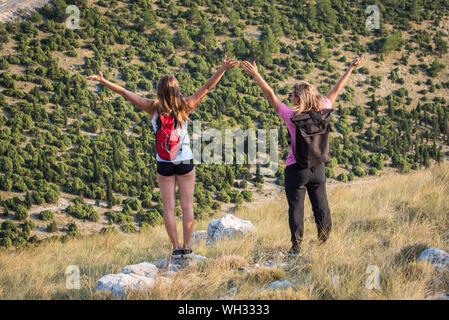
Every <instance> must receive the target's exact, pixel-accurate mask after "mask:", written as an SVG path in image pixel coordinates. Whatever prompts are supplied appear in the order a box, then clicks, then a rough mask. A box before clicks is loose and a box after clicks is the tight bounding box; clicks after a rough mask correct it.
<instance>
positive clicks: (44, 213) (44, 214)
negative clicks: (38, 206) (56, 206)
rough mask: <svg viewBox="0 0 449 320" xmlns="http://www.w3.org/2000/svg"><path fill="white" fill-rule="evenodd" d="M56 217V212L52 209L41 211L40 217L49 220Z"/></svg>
mask: <svg viewBox="0 0 449 320" xmlns="http://www.w3.org/2000/svg"><path fill="white" fill-rule="evenodd" d="M53 218H54V213H53V211H51V210H44V211H41V212H40V213H39V219H41V220H44V221H48V220H52V219H53Z"/></svg>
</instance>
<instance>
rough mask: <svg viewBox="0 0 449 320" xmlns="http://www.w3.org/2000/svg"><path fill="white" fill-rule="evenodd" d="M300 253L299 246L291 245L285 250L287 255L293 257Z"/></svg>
mask: <svg viewBox="0 0 449 320" xmlns="http://www.w3.org/2000/svg"><path fill="white" fill-rule="evenodd" d="M300 254H301V251H300V250H299V248H298V247H294V246H292V247H291V248H290V250H288V252H287V255H288V256H289V257H292V258H295V257H297V256H298V255H300Z"/></svg>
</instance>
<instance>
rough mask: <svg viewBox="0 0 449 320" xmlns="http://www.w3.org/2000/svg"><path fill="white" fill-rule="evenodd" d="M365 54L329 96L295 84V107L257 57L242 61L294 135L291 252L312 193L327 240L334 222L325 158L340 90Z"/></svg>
mask: <svg viewBox="0 0 449 320" xmlns="http://www.w3.org/2000/svg"><path fill="white" fill-rule="evenodd" d="M363 59H364V55H362V56H361V57H360V58H358V59H357V60H355V61H354V62H353V63H352V64H351V66H350V67H349V69H348V70H347V71H346V73H345V74H344V75H343V76H342V77H341V79H340V80H339V81H338V82H337V84H336V85H335V87H334V88H333V89H332V90H331V91H330V92H329V94H328V95H327V96H322V95H321V94H319V93H318V91H317V90H316V89H315V88H314V87H313V86H312V85H310V84H309V83H307V82H305V81H302V82H299V83H297V84H295V85H294V86H293V88H292V90H291V92H290V94H289V97H290V100H291V102H292V104H293V106H294V108H293V110H292V109H290V108H289V107H288V106H286V105H285V104H283V103H281V101H280V100H279V99H278V97H276V95H275V94H274V92H273V90H272V89H271V88H270V86H268V84H267V83H266V82H265V81H264V80H263V79H262V77H261V76H260V74H259V72H258V70H257V66H256V63H255V61H253V63H252V64H251V63H249V62H248V61H243V62H242V69H243V70H245V71H246V72H247V73H248V74H249V75H251V76H253V77H254V79H255V80H256V82H257V83H258V84H259V86H260V88H261V89H262V92H263V94H264V95H265V97H266V98H267V99H268V101H269V102H270V104H271V105H272V106H273V108H274V109H275V111H276V112H277V113H278V114H279V115H280V116H281V117H282V119H283V120H284V122H285V124H286V125H287V130H288V133H289V135H290V137H291V144H290V153H289V155H288V157H287V160H286V168H285V193H286V196H287V201H288V207H289V209H288V214H289V226H290V232H291V241H292V247H291V248H290V250H289V252H288V253H289V255H296V254H298V253H299V251H300V245H301V242H302V237H303V232H304V198H305V193H306V190H307V193H308V195H309V199H310V202H311V204H312V210H313V214H314V216H315V223H316V225H317V229H318V239H319V242H320V243H324V242H325V241H326V240H327V238H328V236H329V233H330V230H331V227H332V222H331V213H330V210H329V205H328V201H327V195H326V175H325V170H324V162H325V161H327V160H328V157H329V156H328V151H329V142H328V134H329V117H330V112H329V111H326V109H332V105H333V104H334V103H335V100H336V99H337V96H338V94H339V92H340V90H341V89H342V88H343V87H344V85H345V83H346V81H347V80H348V78H349V76H350V75H351V73H352V71H353V70H354V69H355V68H356V67H357V66H358V65H359V64H360V63H361V61H362V60H363Z"/></svg>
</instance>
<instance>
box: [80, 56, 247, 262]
mask: <svg viewBox="0 0 449 320" xmlns="http://www.w3.org/2000/svg"><path fill="white" fill-rule="evenodd" d="M238 64H239V62H238V61H234V60H229V61H228V60H227V57H226V56H225V57H224V58H223V60H222V64H221V66H220V68H219V69H218V70H217V72H215V74H214V75H213V76H212V77H211V78H209V79H208V80H207V81H206V83H205V84H204V85H203V86H202V87H201V88H199V89H198V91H196V92H195V93H194V94H193V95H192V96H189V97H184V96H183V95H182V93H181V89H180V87H179V83H178V81H177V80H176V78H175V77H173V76H170V75H165V76H163V77H162V78H161V79H160V80H159V82H158V85H157V99H155V100H153V99H146V98H142V97H140V96H138V95H137V94H135V93H133V92H130V91H128V90H126V89H125V88H123V87H121V86H118V85H116V84H114V83H112V82H109V81H107V80H106V79H104V78H103V75H102V74H101V72H100V73H99V75H97V76H89V77H88V78H87V79H88V80H96V81H99V82H101V83H103V84H104V85H106V86H107V87H108V88H109V89H111V90H113V91H114V92H117V93H119V94H120V95H122V96H123V97H125V98H126V99H127V100H128V101H130V102H131V103H132V104H134V105H135V106H136V107H138V108H140V109H142V110H144V111H145V112H147V113H148V114H149V115H150V117H151V123H152V125H153V127H154V130H155V134H156V147H157V155H156V160H157V180H158V183H159V189H160V192H161V197H162V203H163V207H164V223H165V228H166V230H167V233H168V236H169V238H170V240H171V242H172V245H173V251H172V256H183V255H189V254H192V253H193V251H192V249H191V247H190V239H191V236H192V232H193V222H194V214H193V191H194V184H195V169H194V164H193V153H192V150H191V148H190V139H189V134H188V132H187V124H188V116H189V113H190V112H192V111H194V110H195V108H196V106H197V105H198V104H199V103H200V102H201V100H202V99H203V98H204V96H205V95H206V94H207V93H208V91H209V90H211V89H212V88H213V87H214V86H215V85H216V84H217V83H218V81H220V79H221V77H222V76H223V74H224V73H225V72H226V71H227V70H229V69H232V68H234V67H236V66H237V65H238ZM176 182H177V183H178V191H179V198H180V202H181V209H182V213H183V246H182V247H181V246H180V244H179V240H178V233H177V230H176V220H175V208H176V196H175V186H176Z"/></svg>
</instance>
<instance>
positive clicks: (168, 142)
mask: <svg viewBox="0 0 449 320" xmlns="http://www.w3.org/2000/svg"><path fill="white" fill-rule="evenodd" d="M156 124H157V131H156V149H157V154H158V155H159V157H160V158H161V159H163V160H175V159H176V155H177V153H178V147H179V134H178V132H177V131H176V126H177V124H178V121H177V119H176V118H175V117H173V116H171V115H170V116H164V115H158V117H157V119H156Z"/></svg>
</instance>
